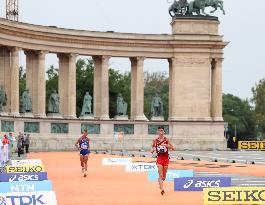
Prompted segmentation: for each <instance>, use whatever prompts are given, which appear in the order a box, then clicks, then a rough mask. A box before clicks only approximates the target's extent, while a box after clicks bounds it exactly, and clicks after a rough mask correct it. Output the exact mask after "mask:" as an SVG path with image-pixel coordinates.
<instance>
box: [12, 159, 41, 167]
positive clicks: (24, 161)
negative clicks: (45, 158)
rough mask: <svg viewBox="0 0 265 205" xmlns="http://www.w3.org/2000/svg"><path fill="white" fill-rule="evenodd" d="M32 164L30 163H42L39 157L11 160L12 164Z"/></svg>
mask: <svg viewBox="0 0 265 205" xmlns="http://www.w3.org/2000/svg"><path fill="white" fill-rule="evenodd" d="M24 164H32V165H42V161H41V159H26V160H11V165H12V166H18V165H24Z"/></svg>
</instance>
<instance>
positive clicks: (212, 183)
mask: <svg viewBox="0 0 265 205" xmlns="http://www.w3.org/2000/svg"><path fill="white" fill-rule="evenodd" d="M193 183H194V181H193V180H188V182H187V183H186V184H184V186H183V188H185V189H188V188H189V187H190V186H191V185H192V184H193ZM194 186H195V187H196V188H199V187H200V188H207V187H212V188H215V187H220V180H217V181H207V180H204V181H200V180H199V181H197V182H196V183H195V185H194Z"/></svg>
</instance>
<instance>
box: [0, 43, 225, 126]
mask: <svg viewBox="0 0 265 205" xmlns="http://www.w3.org/2000/svg"><path fill="white" fill-rule="evenodd" d="M19 51H20V49H19V48H16V47H13V48H12V47H5V46H2V47H0V85H3V87H4V89H5V91H6V93H7V105H6V106H5V110H4V111H5V112H6V113H8V114H9V115H10V116H19ZM24 53H25V55H26V87H27V88H28V89H29V92H30V94H31V96H32V110H33V111H32V112H33V115H34V117H38V118H45V117H46V109H45V105H46V102H45V99H46V83H45V57H46V55H47V54H48V53H49V51H46V50H45V51H39V50H38V51H36V50H24ZM57 57H58V59H59V85H58V87H59V96H60V112H61V114H62V115H63V117H64V118H69V119H72V118H76V65H75V63H76V58H77V57H78V54H76V53H58V54H57ZM111 57H112V56H105V55H97V56H92V58H93V60H94V65H95V70H94V91H93V93H94V96H93V106H94V108H93V112H94V118H95V119H99V120H109V76H108V65H109V59H110V58H111ZM128 57H129V59H130V61H131V110H130V112H131V113H130V116H131V119H132V120H136V121H138V120H139V121H143V120H146V118H145V115H144V60H145V57H142V56H141V57H140V56H139V57H137V56H136V57H135V56H132V57H131V56H128ZM197 60H198V58H194V57H190V58H188V60H187V57H186V56H185V58H182V57H181V56H176V57H173V58H169V59H168V62H169V120H171V121H177V120H192V119H193V118H194V119H195V118H196V119H197V120H198V119H201V120H213V121H220V120H222V59H221V58H214V57H213V58H211V57H207V56H206V57H204V58H203V61H201V62H197ZM193 64H196V65H195V66H192V65H193ZM191 68H192V69H191ZM194 68H196V69H197V70H198V71H196V70H195V71H194V72H195V76H196V75H197V76H196V78H194V77H192V78H189V77H188V76H189V75H191V73H189V72H193V69H194ZM196 72H197V73H196ZM200 73H202V75H201V74H200ZM198 79H199V82H197V84H196V81H197V80H198ZM186 81H188V82H186ZM203 83H205V84H203ZM193 84H194V85H200V84H201V86H202V88H205V89H204V90H203V91H202V92H200V93H198V94H203V95H205V96H202V98H201V97H200V96H198V95H197V93H196V92H197V91H194V93H193V91H192V90H191V89H190V88H189V86H191V87H192V85H193ZM199 91H200V90H199ZM193 98H197V99H194V101H198V104H197V105H198V106H197V105H196V104H195V103H194V104H193V103H190V101H192V99H193ZM187 102H189V103H188V104H190V106H188V105H187ZM198 110H200V111H198Z"/></svg>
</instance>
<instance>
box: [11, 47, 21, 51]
mask: <svg viewBox="0 0 265 205" xmlns="http://www.w3.org/2000/svg"><path fill="white" fill-rule="evenodd" d="M20 50H22V49H21V48H19V47H11V48H10V51H11V52H19V51H20Z"/></svg>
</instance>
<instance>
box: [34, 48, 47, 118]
mask: <svg viewBox="0 0 265 205" xmlns="http://www.w3.org/2000/svg"><path fill="white" fill-rule="evenodd" d="M47 53H48V52H47V51H39V52H38V53H37V59H38V63H37V72H36V78H34V85H35V86H36V87H37V93H36V111H34V112H33V114H34V115H35V116H36V117H46V80H45V56H46V54H47ZM36 81H37V82H36Z"/></svg>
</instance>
